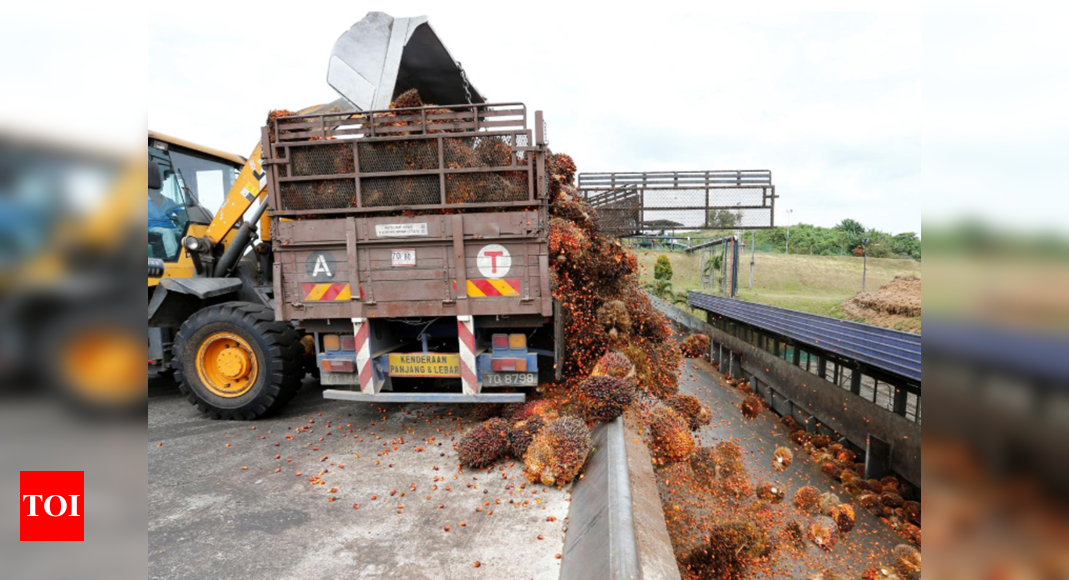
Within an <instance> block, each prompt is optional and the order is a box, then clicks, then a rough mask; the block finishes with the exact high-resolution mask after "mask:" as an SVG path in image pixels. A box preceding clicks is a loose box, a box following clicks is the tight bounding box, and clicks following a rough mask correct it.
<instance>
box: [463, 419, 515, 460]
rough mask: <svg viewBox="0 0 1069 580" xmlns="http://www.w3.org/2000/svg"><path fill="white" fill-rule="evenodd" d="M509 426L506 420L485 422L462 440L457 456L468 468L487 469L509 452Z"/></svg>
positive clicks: (470, 431) (466, 434)
mask: <svg viewBox="0 0 1069 580" xmlns="http://www.w3.org/2000/svg"><path fill="white" fill-rule="evenodd" d="M508 432H509V425H508V423H507V422H506V421H505V420H504V419H490V420H488V421H483V422H482V423H479V424H478V425H476V426H475V427H474V428H473V429H471V430H469V431H468V432H467V433H465V434H464V436H463V437H461V438H460V443H459V444H458V446H457V455H458V456H459V458H460V463H461V464H463V465H466V466H468V467H486V466H487V465H490V464H491V463H493V462H494V461H495V460H496V459H497V458H499V457H501V456H502V455H504V454H505V452H506V451H508V448H509V440H508Z"/></svg>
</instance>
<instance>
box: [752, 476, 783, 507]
mask: <svg viewBox="0 0 1069 580" xmlns="http://www.w3.org/2000/svg"><path fill="white" fill-rule="evenodd" d="M756 494H757V499H759V500H761V501H765V502H768V503H774V504H775V503H780V502H782V501H783V498H784V497H786V495H787V494H786V492H784V491H783V486H781V485H779V484H777V483H773V482H771V481H763V482H761V483H760V484H758V486H757V492H756Z"/></svg>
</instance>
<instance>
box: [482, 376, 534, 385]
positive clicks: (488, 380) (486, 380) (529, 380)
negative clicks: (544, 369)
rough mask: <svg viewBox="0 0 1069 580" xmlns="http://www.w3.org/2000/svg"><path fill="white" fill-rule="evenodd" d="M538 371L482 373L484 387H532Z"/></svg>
mask: <svg viewBox="0 0 1069 580" xmlns="http://www.w3.org/2000/svg"><path fill="white" fill-rule="evenodd" d="M537 385H538V373H483V386H484V387H534V386H537Z"/></svg>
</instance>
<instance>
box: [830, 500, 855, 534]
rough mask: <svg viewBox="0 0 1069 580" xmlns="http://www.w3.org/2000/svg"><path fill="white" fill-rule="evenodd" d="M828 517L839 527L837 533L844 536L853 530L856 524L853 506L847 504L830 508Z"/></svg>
mask: <svg viewBox="0 0 1069 580" xmlns="http://www.w3.org/2000/svg"><path fill="white" fill-rule="evenodd" d="M828 515H829V516H830V517H831V519H832V520H834V521H835V525H836V526H838V527H839V531H840V532H842V533H844V534H845V533H848V532H849V531H850V530H852V529H854V526H855V525H856V524H857V515H856V514H855V513H854V506H852V505H850V504H848V503H843V504H839V505H837V506H835V507H833V508H831V511H830V512H829V513H828Z"/></svg>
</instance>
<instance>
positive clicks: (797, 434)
mask: <svg viewBox="0 0 1069 580" xmlns="http://www.w3.org/2000/svg"><path fill="white" fill-rule="evenodd" d="M788 438H789V439H790V440H791V443H794V444H795V445H800V446H804V445H806V444H808V443H809V440H810V439H811V438H812V436H811V435H809V433H806V432H805V431H802V430H801V429H799V430H797V431H791V434H790V435H788Z"/></svg>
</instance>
